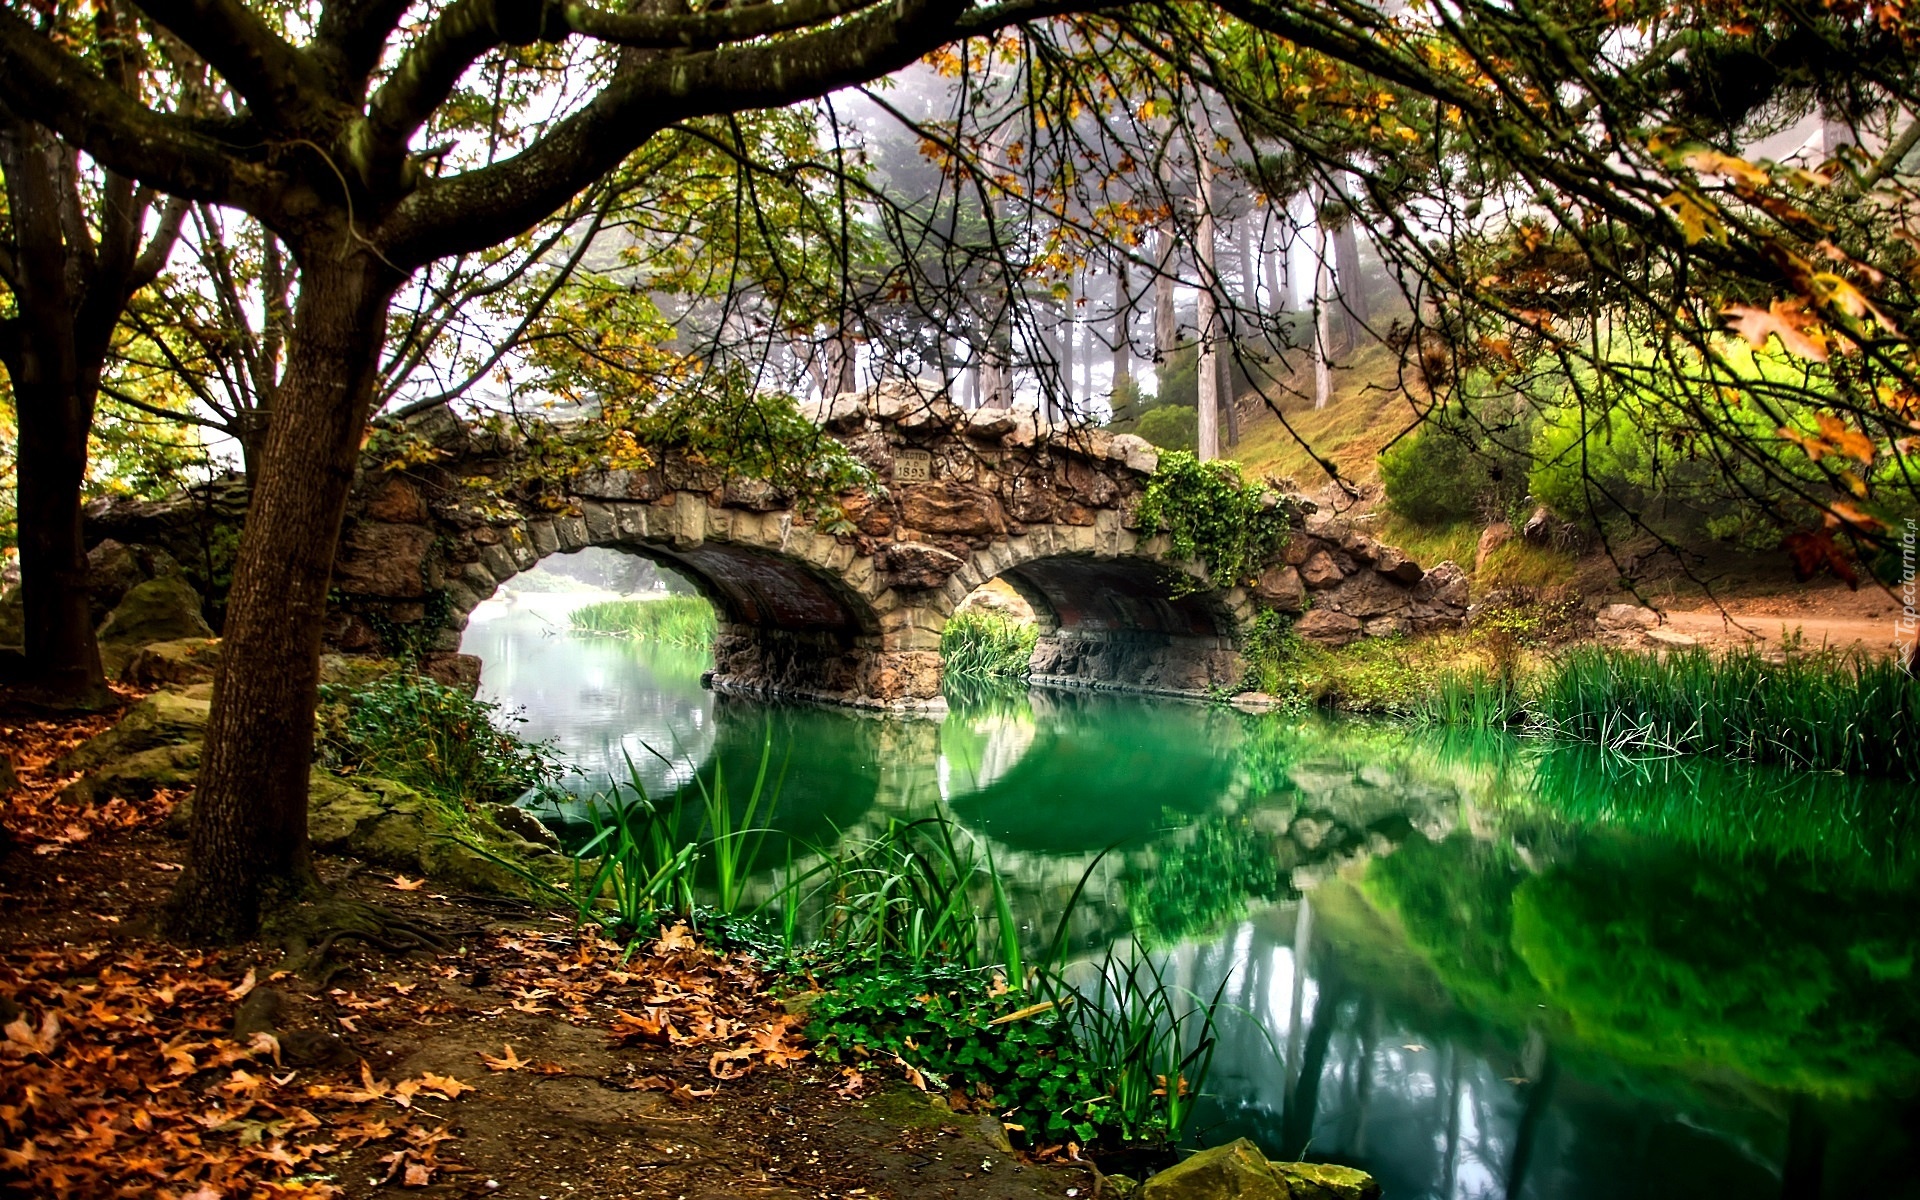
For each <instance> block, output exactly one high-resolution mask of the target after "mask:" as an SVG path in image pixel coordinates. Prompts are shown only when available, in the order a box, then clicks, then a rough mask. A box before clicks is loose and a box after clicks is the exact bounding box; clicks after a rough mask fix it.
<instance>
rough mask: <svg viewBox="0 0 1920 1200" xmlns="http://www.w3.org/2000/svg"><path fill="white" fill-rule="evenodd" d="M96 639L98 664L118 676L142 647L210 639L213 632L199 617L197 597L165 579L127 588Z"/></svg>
mask: <svg viewBox="0 0 1920 1200" xmlns="http://www.w3.org/2000/svg"><path fill="white" fill-rule="evenodd" d="M97 636H98V637H99V639H100V659H101V661H102V662H103V663H104V664H105V665H106V667H107V669H108V670H109V671H111V672H113V673H115V674H118V672H119V671H120V669H121V668H122V667H124V666H125V665H126V664H127V660H128V659H130V658H132V657H133V652H134V651H135V650H137V649H139V648H140V647H142V646H150V645H152V644H153V643H155V642H171V641H177V640H178V639H180V638H210V637H212V636H213V628H212V627H211V626H209V625H208V624H207V619H206V618H205V617H204V616H202V615H201V614H200V597H199V595H198V594H197V593H196V592H195V591H194V590H193V589H192V588H190V587H188V586H187V583H186V580H184V579H180V578H178V577H176V576H171V575H169V576H162V577H161V578H159V579H149V580H147V581H146V582H145V583H141V584H136V585H134V586H133V587H132V588H129V589H128V590H127V594H126V595H125V596H123V597H122V598H121V600H120V603H119V604H117V605H115V606H114V610H113V611H112V612H110V613H108V614H107V619H106V620H105V621H102V622H101V623H100V628H99V630H98V631H97Z"/></svg>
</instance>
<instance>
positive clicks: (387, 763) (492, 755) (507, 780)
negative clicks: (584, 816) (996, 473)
mask: <svg viewBox="0 0 1920 1200" xmlns="http://www.w3.org/2000/svg"><path fill="white" fill-rule="evenodd" d="M320 702H321V709H320V729H319V743H320V745H319V749H320V757H321V759H322V761H323V762H325V763H326V764H327V765H328V766H330V767H332V768H333V769H334V770H336V771H339V772H340V773H342V774H357V775H372V776H378V777H379V778H382V779H391V780H393V781H394V782H395V783H404V784H406V785H407V786H408V787H411V788H414V789H415V790H417V791H419V792H421V793H423V794H424V795H426V796H427V797H428V798H429V799H432V800H436V801H439V802H440V803H441V804H442V805H443V806H444V807H445V808H446V809H448V810H449V811H450V812H452V813H454V814H456V815H457V814H459V813H464V812H466V811H468V810H470V809H472V808H473V807H475V806H476V805H479V804H485V803H496V802H502V801H509V800H512V799H514V798H515V797H517V796H519V795H520V794H521V793H523V792H525V791H526V790H527V789H528V788H531V787H535V786H537V785H540V784H543V783H551V782H553V781H555V780H557V779H558V778H559V777H560V775H561V773H562V772H561V767H560V763H559V754H558V753H557V752H556V751H555V750H554V749H553V747H552V746H551V745H549V744H547V743H545V742H528V741H525V740H523V739H522V738H520V737H518V736H516V735H515V734H514V733H512V732H511V731H509V730H507V729H504V728H502V727H501V725H500V722H501V721H503V720H506V719H508V718H503V717H502V716H501V711H500V706H499V705H497V704H490V703H488V702H486V701H484V700H479V699H476V698H475V697H473V696H469V695H468V694H467V693H466V692H464V691H461V690H460V689H459V688H452V687H447V686H445V685H444V684H441V683H437V682H435V681H434V680H432V679H429V678H427V677H426V676H424V675H413V674H409V673H406V672H396V673H395V674H392V675H387V676H384V677H382V678H380V679H377V680H375V681H373V682H372V683H370V684H366V685H364V686H361V687H359V688H358V689H353V688H349V687H348V686H347V685H344V684H330V685H326V686H323V687H322V688H321V689H320Z"/></svg>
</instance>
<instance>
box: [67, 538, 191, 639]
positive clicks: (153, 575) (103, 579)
mask: <svg viewBox="0 0 1920 1200" xmlns="http://www.w3.org/2000/svg"><path fill="white" fill-rule="evenodd" d="M178 574H180V564H179V563H177V562H175V561H174V560H173V556H172V555H171V554H168V553H167V552H166V551H165V550H160V549H156V548H155V547H152V546H143V545H138V544H135V545H131V546H129V545H126V544H124V543H122V542H116V541H114V540H113V539H112V538H107V539H106V540H105V541H103V542H101V543H100V544H99V545H97V546H95V547H94V548H93V549H91V550H89V551H87V599H88V603H89V605H90V606H91V608H92V610H93V620H94V623H95V624H96V625H97V624H99V623H100V622H101V621H102V620H104V619H105V618H106V615H107V614H108V613H110V612H112V611H113V609H114V606H115V605H117V604H119V603H120V601H121V600H122V599H124V598H125V597H126V594H127V593H128V592H130V591H132V590H133V589H134V588H136V587H138V586H139V585H140V584H143V583H145V582H146V581H147V580H149V579H159V578H162V577H164V576H168V575H178Z"/></svg>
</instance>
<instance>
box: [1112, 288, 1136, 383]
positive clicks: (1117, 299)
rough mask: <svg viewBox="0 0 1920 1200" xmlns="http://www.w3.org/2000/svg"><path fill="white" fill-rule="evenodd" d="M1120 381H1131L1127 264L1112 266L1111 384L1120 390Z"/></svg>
mask: <svg viewBox="0 0 1920 1200" xmlns="http://www.w3.org/2000/svg"><path fill="white" fill-rule="evenodd" d="M1122 381H1125V382H1126V383H1128V384H1131V383H1132V382H1133V288H1132V287H1131V286H1130V281H1129V279H1128V276H1127V264H1126V263H1124V262H1120V263H1115V264H1114V268H1113V386H1112V389H1111V390H1112V391H1113V392H1115V393H1118V392H1120V391H1121V390H1123V389H1122Z"/></svg>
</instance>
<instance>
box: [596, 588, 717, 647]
mask: <svg viewBox="0 0 1920 1200" xmlns="http://www.w3.org/2000/svg"><path fill="white" fill-rule="evenodd" d="M568 620H569V622H570V623H571V624H572V626H573V629H574V631H575V632H576V633H591V634H598V635H601V636H604V637H624V638H634V639H636V640H639V641H649V642H663V643H665V644H667V645H669V646H687V647H690V648H692V649H696V650H705V649H707V648H709V647H711V646H712V645H713V637H714V634H715V632H717V631H718V628H719V618H718V617H717V616H716V615H715V613H714V611H713V605H712V604H710V603H708V602H707V601H706V599H705V598H703V597H700V596H662V597H660V598H658V599H653V600H601V601H599V602H597V603H594V604H584V605H581V606H580V607H579V608H576V609H574V610H573V614H572V616H571V617H569V618H568Z"/></svg>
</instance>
